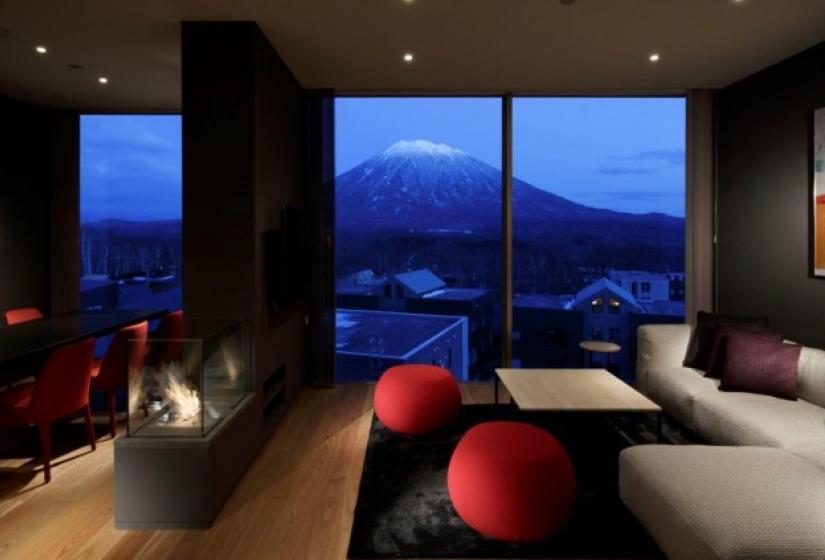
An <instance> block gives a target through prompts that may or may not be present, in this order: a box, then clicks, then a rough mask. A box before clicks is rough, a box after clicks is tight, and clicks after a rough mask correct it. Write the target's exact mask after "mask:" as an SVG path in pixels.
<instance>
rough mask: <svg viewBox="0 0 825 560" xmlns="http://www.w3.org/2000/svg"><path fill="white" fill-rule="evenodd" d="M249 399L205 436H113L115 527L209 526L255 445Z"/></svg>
mask: <svg viewBox="0 0 825 560" xmlns="http://www.w3.org/2000/svg"><path fill="white" fill-rule="evenodd" d="M254 398H255V397H254V395H248V396H247V397H246V398H244V400H243V401H241V402H240V403H239V404H238V406H237V407H236V408H235V410H234V411H233V413H232V415H231V416H229V417H227V418H225V419H224V420H223V421H222V422H221V423H220V425H218V426H217V427H215V429H214V430H212V431H211V432H210V433H209V434H207V436H206V437H204V438H129V437H121V438H119V439H117V440H116V441H115V508H114V518H115V528H116V529H206V528H209V527H210V526H211V524H212V522H213V520H214V519H215V517H216V516H217V514H218V512H219V511H220V509H221V507H222V506H223V504H224V503H225V502H226V500H227V499H228V498H229V496H230V495H231V494H232V491H233V490H234V489H235V487H236V486H237V484H238V482H239V481H240V479H241V478H242V477H243V475H244V473H245V472H246V470H247V468H248V467H249V465H250V464H251V463H252V461H253V460H254V458H255V456H256V455H257V452H258V450H259V449H260V444H261V442H260V441H257V440H256V439H255V436H251V434H260V433H261V430H260V426H259V424H260V423H261V422H262V420H261V418H260V413H259V411H258V409H257V408H256V407H254V406H251V405H252V403H253V400H254ZM256 412H257V413H256Z"/></svg>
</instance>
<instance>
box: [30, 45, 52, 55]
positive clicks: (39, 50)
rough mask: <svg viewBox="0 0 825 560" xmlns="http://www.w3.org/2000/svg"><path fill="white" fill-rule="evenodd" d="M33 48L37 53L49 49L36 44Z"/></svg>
mask: <svg viewBox="0 0 825 560" xmlns="http://www.w3.org/2000/svg"><path fill="white" fill-rule="evenodd" d="M34 50H35V52H37V54H46V53H47V52H49V49H47V48H46V47H44V46H43V45H37V46H36V47H34Z"/></svg>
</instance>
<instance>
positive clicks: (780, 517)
mask: <svg viewBox="0 0 825 560" xmlns="http://www.w3.org/2000/svg"><path fill="white" fill-rule="evenodd" d="M619 492H620V495H621V498H622V501H623V502H624V503H625V505H627V507H628V508H629V509H630V511H632V512H633V514H634V515H635V516H636V517H637V518H638V519H639V521H640V522H641V523H642V525H644V527H645V528H646V529H647V531H648V532H649V533H650V534H651V536H652V537H653V538H654V539H655V540H656V542H657V543H658V545H659V547H660V548H661V549H662V551H663V552H664V553H665V554H666V555H667V556H668V558H671V559H677V560H678V559H682V558H684V559H693V560H697V559H704V558H723V559H727V558H765V559H767V558H777V559H782V558H823V557H825V531H823V530H822V528H823V527H825V471H823V470H822V469H820V468H818V467H816V466H815V465H812V464H810V463H808V462H807V461H804V460H802V459H800V458H799V457H796V456H794V455H792V454H790V453H788V452H786V451H783V450H779V449H768V448H760V447H713V446H702V445H686V446H671V445H640V446H636V447H630V448H628V449H625V450H624V451H622V453H621V455H620V456H619Z"/></svg>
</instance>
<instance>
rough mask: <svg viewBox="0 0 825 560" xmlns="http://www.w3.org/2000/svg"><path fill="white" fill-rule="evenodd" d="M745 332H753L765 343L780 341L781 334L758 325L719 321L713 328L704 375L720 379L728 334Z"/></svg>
mask: <svg viewBox="0 0 825 560" xmlns="http://www.w3.org/2000/svg"><path fill="white" fill-rule="evenodd" d="M740 332H746V333H751V334H754V335H755V336H759V337H761V338H763V339H764V341H765V342H766V343H780V342H782V335H781V334H780V333H775V332H771V331H767V330H763V329H762V327H760V326H758V325H743V324H734V323H719V324H718V325H716V326H715V327H714V329H713V350H711V352H710V359H709V360H708V368H707V371H706V372H705V377H712V378H714V379H722V373H723V372H724V370H725V356H726V354H727V352H726V350H727V341H728V336H729V335H731V334H734V333H740Z"/></svg>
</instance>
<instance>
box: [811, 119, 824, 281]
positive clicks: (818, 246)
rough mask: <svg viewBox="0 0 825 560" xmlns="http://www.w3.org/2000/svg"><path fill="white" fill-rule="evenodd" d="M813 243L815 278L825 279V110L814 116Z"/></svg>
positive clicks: (812, 267)
mask: <svg viewBox="0 0 825 560" xmlns="http://www.w3.org/2000/svg"><path fill="white" fill-rule="evenodd" d="M811 147H812V156H813V157H812V160H813V169H812V170H811V171H812V180H811V183H812V188H811V209H812V212H811V222H812V227H811V232H812V235H811V243H812V245H813V246H812V249H813V250H812V251H811V256H812V261H813V262H812V263H811V264H812V266H811V271H812V273H813V276H815V277H817V278H825V108H822V109H817V110H816V111H814V115H813V145H812V146H811Z"/></svg>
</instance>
